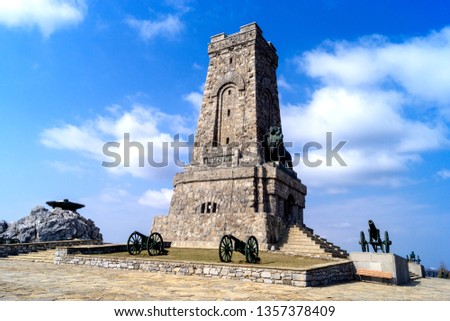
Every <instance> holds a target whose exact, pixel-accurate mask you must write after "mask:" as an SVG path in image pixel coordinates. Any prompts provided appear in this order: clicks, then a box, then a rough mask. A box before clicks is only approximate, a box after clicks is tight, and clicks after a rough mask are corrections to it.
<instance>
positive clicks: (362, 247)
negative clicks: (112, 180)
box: [359, 231, 369, 252]
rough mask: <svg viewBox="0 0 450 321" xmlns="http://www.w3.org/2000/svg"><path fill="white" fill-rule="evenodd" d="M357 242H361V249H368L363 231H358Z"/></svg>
mask: <svg viewBox="0 0 450 321" xmlns="http://www.w3.org/2000/svg"><path fill="white" fill-rule="evenodd" d="M359 244H361V249H362V251H363V252H368V251H369V244H368V243H367V241H366V236H365V235H364V232H363V231H361V233H359Z"/></svg>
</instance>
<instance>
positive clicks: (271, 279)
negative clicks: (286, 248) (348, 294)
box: [54, 248, 354, 287]
mask: <svg viewBox="0 0 450 321" xmlns="http://www.w3.org/2000/svg"><path fill="white" fill-rule="evenodd" d="M72 251H73V250H72V249H67V248H58V249H57V250H56V252H55V260H54V262H55V264H75V265H82V266H89V267H99V268H108V269H123V270H142V271H148V272H158V273H168V274H176V275H197V276H203V277H214V278H223V279H236V280H241V281H247V282H258V283H269V284H284V285H291V286H300V287H313V286H325V285H330V284H335V283H342V282H349V281H351V280H352V279H353V275H354V267H353V263H352V262H350V261H342V262H336V261H334V262H332V263H330V264H325V265H321V266H318V267H315V268H311V269H306V270H295V269H280V268H261V267H257V266H242V265H236V264H208V263H194V262H173V261H164V260H159V259H158V260H156V259H155V260H143V259H141V260H134V259H128V258H127V259H125V258H117V257H115V258H114V257H111V258H105V257H95V256H88V255H73V254H69V252H72Z"/></svg>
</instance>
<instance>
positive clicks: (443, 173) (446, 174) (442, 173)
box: [437, 169, 450, 179]
mask: <svg viewBox="0 0 450 321" xmlns="http://www.w3.org/2000/svg"><path fill="white" fill-rule="evenodd" d="M437 174H438V175H439V176H440V177H441V178H442V179H449V178H450V170H448V169H443V170H440V171H439V172H437Z"/></svg>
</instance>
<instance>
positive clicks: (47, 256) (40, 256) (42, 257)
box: [4, 250, 55, 263]
mask: <svg viewBox="0 0 450 321" xmlns="http://www.w3.org/2000/svg"><path fill="white" fill-rule="evenodd" d="M54 257H55V251H53V250H45V251H39V252H29V253H23V254H19V255H11V256H8V257H6V258H4V259H5V260H11V261H28V262H45V263H53V259H54Z"/></svg>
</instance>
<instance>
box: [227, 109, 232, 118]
mask: <svg viewBox="0 0 450 321" xmlns="http://www.w3.org/2000/svg"><path fill="white" fill-rule="evenodd" d="M230 115H231V110H230V109H228V110H227V116H228V117H230Z"/></svg>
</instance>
